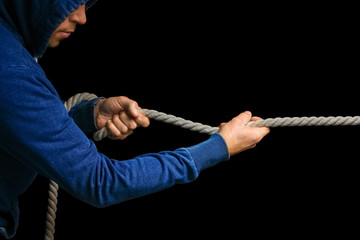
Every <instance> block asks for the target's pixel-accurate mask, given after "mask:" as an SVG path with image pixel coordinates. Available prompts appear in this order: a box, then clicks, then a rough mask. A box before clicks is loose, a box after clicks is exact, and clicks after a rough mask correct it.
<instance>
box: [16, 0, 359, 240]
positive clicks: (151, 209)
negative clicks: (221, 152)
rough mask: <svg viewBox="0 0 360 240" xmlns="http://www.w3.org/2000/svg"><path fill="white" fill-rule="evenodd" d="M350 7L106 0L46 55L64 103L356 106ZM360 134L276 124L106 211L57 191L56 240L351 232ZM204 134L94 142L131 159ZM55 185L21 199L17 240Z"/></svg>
mask: <svg viewBox="0 0 360 240" xmlns="http://www.w3.org/2000/svg"><path fill="white" fill-rule="evenodd" d="M116 2H118V1H116ZM350 9H351V6H350V7H349V8H347V9H346V10H345V11H344V10H342V9H341V8H337V6H329V5H322V6H300V5H299V6H283V5H282V6H274V5H267V6H265V5H260V4H259V5H254V6H247V5H242V6H239V5H237V4H236V5H235V4H229V3H221V4H220V3H215V2H214V3H211V2H205V3H200V2H196V3H194V2H189V3H184V2H176V3H173V2H172V3H165V4H164V3H162V4H154V3H151V4H150V3H147V4H144V3H140V2H136V3H133V4H122V3H115V1H112V3H109V1H107V2H105V1H99V2H98V3H97V4H95V6H94V7H93V8H91V9H90V10H89V11H88V13H87V16H88V22H87V24H86V25H84V26H81V27H79V28H78V29H77V31H76V33H75V34H73V36H71V37H70V39H67V40H65V41H63V42H62V44H61V46H59V47H58V48H55V49H48V50H47V52H46V53H45V54H44V56H43V58H42V59H40V61H39V63H40V64H41V65H42V66H43V68H44V70H45V72H46V74H47V76H48V78H49V79H50V80H51V81H52V83H53V84H54V86H55V87H56V89H57V90H58V92H59V94H60V96H61V97H62V98H63V99H64V100H66V99H67V98H69V97H71V96H73V95H74V94H76V93H79V92H91V93H95V94H96V95H98V96H104V97H110V96H118V95H124V96H127V97H129V98H131V99H134V100H136V101H137V102H138V103H139V105H140V106H141V107H143V108H149V109H155V110H159V111H163V112H166V113H171V114H174V115H176V116H180V117H183V118H186V119H190V120H193V121H198V122H202V123H205V124H208V125H213V126H218V125H219V124H220V123H221V122H224V121H228V120H230V119H231V118H232V117H234V116H236V115H237V114H239V113H240V112H242V111H245V110H250V111H252V113H253V114H254V115H257V116H260V117H262V118H268V117H285V116H289V117H292V116H340V115H359V107H358V86H357V82H358V79H359V75H358V63H359V61H358V59H359V57H358V56H359V48H358V45H359V44H358V43H359V39H358V36H357V34H356V32H357V31H358V30H357V27H356V26H355V24H354V19H355V16H353V15H352V14H351V13H350V12H348V11H349V10H350ZM359 133H360V128H359V127H301V128H299V127H294V128H277V129H275V128H274V129H272V130H271V132H270V134H269V135H268V136H266V138H264V139H263V141H262V142H261V143H259V144H258V146H257V147H256V148H254V149H251V150H248V151H246V152H243V153H241V154H239V155H237V156H234V157H232V158H231V160H230V161H228V162H224V163H221V164H219V165H216V166H214V167H212V168H210V169H206V170H205V171H203V172H202V173H201V174H200V176H199V178H198V179H197V180H195V181H194V182H192V183H189V184H184V185H177V186H174V187H172V188H170V189H167V190H165V191H162V192H159V193H154V194H151V195H149V196H145V197H142V198H139V199H135V200H131V201H128V202H124V203H121V204H118V205H115V206H111V207H107V208H102V209H97V208H94V207H91V206H89V205H87V204H86V203H83V202H81V201H79V200H77V199H75V198H73V197H72V196H70V195H69V194H67V193H66V192H64V191H63V190H61V189H60V190H59V198H58V199H59V204H58V212H57V219H56V233H55V239H56V240H61V239H67V240H69V239H88V238H90V237H95V238H97V239H129V238H130V237H131V238H135V237H155V238H160V239H168V238H173V236H177V237H179V238H181V237H189V236H192V237H204V238H205V237H208V236H214V235H216V236H222V238H223V239H229V238H230V236H231V237H232V238H233V237H234V236H235V237H236V238H241V237H245V236H248V235H249V234H250V236H251V237H252V238H255V237H259V236H265V237H269V236H274V237H287V238H290V239H291V238H293V237H297V236H302V237H307V236H310V235H311V236H318V237H319V236H324V235H328V234H329V235H334V234H340V235H342V236H343V235H344V234H347V233H350V232H352V230H357V229H358V224H359V221H360V207H359V200H360V198H359V194H358V192H359V180H360V179H359V159H358V151H357V150H358V149H359V147H358V142H359V141H358V135H359ZM206 138H207V136H204V135H202V134H200V133H194V132H190V131H187V130H183V129H179V128H177V127H174V126H169V125H166V124H163V123H158V122H155V121H152V122H151V125H150V127H149V128H147V129H138V130H137V131H135V133H134V134H133V135H132V136H130V137H129V138H128V139H127V140H125V141H121V142H114V141H111V140H108V139H105V140H103V141H101V142H97V143H96V144H97V146H98V148H99V151H100V152H103V153H105V154H106V155H108V156H109V157H114V158H116V159H119V160H121V159H127V158H131V157H134V156H137V155H139V154H142V153H147V152H158V151H162V150H174V149H176V148H178V147H186V146H191V145H193V144H196V143H198V142H200V141H203V140H205V139H206ZM47 184H48V180H47V179H45V178H43V177H41V176H39V177H38V178H37V179H36V180H35V182H34V184H33V185H32V186H31V187H30V189H29V190H28V191H27V192H26V193H25V194H24V195H23V196H22V197H21V199H20V208H21V217H20V228H19V231H18V234H17V237H16V238H15V239H42V238H43V235H44V230H45V213H46V207H47V190H48V185H47Z"/></svg>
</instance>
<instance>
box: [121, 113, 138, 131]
mask: <svg viewBox="0 0 360 240" xmlns="http://www.w3.org/2000/svg"><path fill="white" fill-rule="evenodd" d="M118 119H119V121H120V122H121V123H122V124H124V125H125V126H126V127H127V128H128V129H131V130H134V129H136V128H137V127H138V124H137V123H136V122H135V120H134V119H133V118H131V117H129V115H128V114H127V113H126V112H120V114H119V117H118Z"/></svg>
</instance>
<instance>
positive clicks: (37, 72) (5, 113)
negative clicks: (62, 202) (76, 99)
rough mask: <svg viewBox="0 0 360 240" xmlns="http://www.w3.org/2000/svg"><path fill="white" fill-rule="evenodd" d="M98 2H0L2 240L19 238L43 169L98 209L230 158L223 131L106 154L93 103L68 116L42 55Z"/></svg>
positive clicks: (184, 178)
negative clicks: (167, 145) (73, 17)
mask: <svg viewBox="0 0 360 240" xmlns="http://www.w3.org/2000/svg"><path fill="white" fill-rule="evenodd" d="M94 2H95V1H91V0H89V1H86V0H61V1H60V0H1V1H0V238H1V236H2V237H4V238H6V239H8V238H11V237H13V236H14V235H15V233H16V230H17V227H18V221H19V208H18V197H19V195H21V194H22V193H23V192H25V191H26V189H27V188H28V187H29V186H30V184H31V183H32V182H33V180H34V179H35V177H36V176H37V175H38V174H41V175H43V176H45V177H47V178H49V179H52V180H54V181H55V182H56V183H58V184H59V186H60V187H61V188H63V189H64V190H65V191H67V192H68V193H70V194H71V195H73V196H74V197H76V198H78V199H80V200H82V201H84V202H86V203H88V204H91V205H93V206H96V207H105V206H109V205H112V204H117V203H120V202H122V201H126V200H129V199H132V198H136V197H140V196H143V195H145V194H149V193H153V192H156V191H160V190H162V189H165V188H168V187H170V186H172V185H174V184H177V183H187V182H190V181H193V180H194V179H196V178H197V176H198V175H199V173H200V171H201V170H202V169H205V168H207V167H210V166H212V165H214V164H217V163H219V162H221V161H223V160H227V159H228V158H229V152H228V148H227V146H226V142H225V141H224V139H223V138H222V136H221V135H220V134H218V133H217V134H214V135H212V136H211V137H210V138H209V139H208V140H206V141H204V142H202V143H200V144H197V145H195V146H192V147H188V148H179V149H177V150H175V151H164V152H160V153H153V154H145V155H142V156H138V157H135V158H133V159H129V160H122V161H118V160H114V159H109V158H108V157H106V156H105V155H103V154H101V153H99V152H98V151H97V148H96V146H95V144H94V143H93V141H92V140H90V139H89V138H88V137H87V135H86V134H87V133H91V132H95V131H96V130H97V127H96V126H95V124H94V106H95V105H96V103H97V101H98V100H99V99H94V100H91V101H84V102H81V103H79V104H77V105H76V106H74V107H73V108H72V109H71V110H70V111H69V113H68V112H67V111H66V109H65V107H64V105H63V101H62V100H61V99H60V97H59V96H58V94H57V92H56V90H55V89H54V87H53V85H52V84H51V83H50V81H49V80H48V79H47V77H46V75H45V73H44V72H43V70H42V68H41V67H40V65H39V64H38V63H37V61H36V59H37V58H39V57H41V56H42V55H43V53H44V51H45V50H46V48H47V46H48V42H49V39H50V37H51V36H52V33H53V32H54V31H55V30H56V29H57V27H58V26H59V25H60V24H61V23H62V22H63V21H64V20H65V19H66V18H67V17H68V16H69V15H70V14H72V12H74V11H75V10H76V9H78V8H79V7H80V6H82V5H84V4H86V7H87V8H88V7H90V6H91V5H92V4H93V3H94Z"/></svg>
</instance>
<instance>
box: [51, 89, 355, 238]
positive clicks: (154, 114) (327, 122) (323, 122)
mask: <svg viewBox="0 0 360 240" xmlns="http://www.w3.org/2000/svg"><path fill="white" fill-rule="evenodd" d="M94 98H97V96H96V95H94V94H90V93H86V92H85V93H78V94H76V95H74V96H73V97H71V98H69V99H68V101H66V102H65V103H64V106H65V108H66V110H67V111H68V112H69V111H70V109H71V108H72V107H73V106H75V105H76V104H77V103H80V102H81V101H88V100H91V99H94ZM142 113H143V114H144V115H146V116H147V117H149V118H151V119H154V120H157V121H161V122H164V123H168V124H173V125H175V126H179V127H182V128H185V129H188V130H191V131H197V132H200V133H205V134H209V135H212V134H214V133H216V132H217V131H218V130H219V128H218V127H212V126H209V125H204V124H202V123H197V122H192V121H189V120H185V119H183V118H180V117H176V116H174V115H170V114H166V113H162V112H158V111H155V110H149V109H142ZM247 125H248V126H251V127H296V126H299V127H300V126H357V125H360V116H354V117H350V116H348V117H342V116H338V117H291V118H290V117H284V118H267V119H263V120H258V121H254V122H249V123H248V124H247ZM108 135H109V133H108V131H107V129H106V128H102V129H100V130H99V131H97V132H96V133H94V135H93V137H94V140H96V141H100V140H102V139H104V138H106V137H107V136H108ZM58 188H59V187H58V185H57V184H56V183H55V182H54V181H52V180H50V183H49V199H48V209H47V214H46V231H45V240H53V239H54V233H55V217H56V211H57V207H56V205H57V196H58V193H57V192H58Z"/></svg>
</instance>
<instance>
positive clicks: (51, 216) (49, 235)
mask: <svg viewBox="0 0 360 240" xmlns="http://www.w3.org/2000/svg"><path fill="white" fill-rule="evenodd" d="M94 98H97V96H96V95H94V94H90V93H79V94H76V95H74V96H73V97H71V98H69V100H67V101H66V102H65V103H64V106H65V108H66V111H68V112H69V111H70V109H71V108H72V107H73V106H75V105H76V104H77V103H79V102H81V101H85V100H91V99H94ZM58 189H59V186H58V184H57V183H56V182H54V181H53V180H50V182H49V198H48V208H47V213H46V229H45V240H54V234H55V218H56V211H57V202H58V201H57V197H58Z"/></svg>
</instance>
